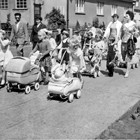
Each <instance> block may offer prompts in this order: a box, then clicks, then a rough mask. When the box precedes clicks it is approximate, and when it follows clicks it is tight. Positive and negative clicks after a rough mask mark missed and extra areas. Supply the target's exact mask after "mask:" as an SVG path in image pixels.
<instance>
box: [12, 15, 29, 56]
mask: <svg viewBox="0 0 140 140" xmlns="http://www.w3.org/2000/svg"><path fill="white" fill-rule="evenodd" d="M15 20H16V23H15V24H14V25H13V26H12V31H11V36H10V41H12V40H14V42H15V44H16V49H17V56H24V53H23V47H24V45H25V44H27V42H28V38H29V36H28V29H27V24H25V23H23V22H21V21H20V20H21V14H20V13H15Z"/></svg>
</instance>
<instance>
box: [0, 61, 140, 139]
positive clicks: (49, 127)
mask: <svg viewBox="0 0 140 140" xmlns="http://www.w3.org/2000/svg"><path fill="white" fill-rule="evenodd" d="M104 66H105V63H104V62H103V66H102V75H101V77H99V78H97V79H94V78H90V77H84V80H85V84H84V89H83V91H82V97H81V98H80V99H75V100H74V102H73V103H67V102H62V101H61V100H59V99H55V100H48V99H47V86H43V85H42V86H41V89H40V90H39V91H34V90H32V92H31V93H30V94H29V95H25V94H24V93H22V92H21V93H17V92H11V93H7V92H6V89H5V88H3V89H0V140H11V139H12V140H32V139H35V140H46V139H94V138H96V137H97V136H98V135H99V134H100V133H101V132H102V131H103V130H105V129H106V128H107V127H108V126H109V125H110V124H111V123H113V122H114V121H115V120H116V119H118V118H119V117H120V116H121V115H122V114H124V113H125V112H126V111H127V110H128V109H129V108H130V107H132V106H133V105H134V104H135V103H136V102H137V101H138V100H139V98H140V93H139V91H140V86H139V84H140V74H139V73H140V72H139V71H140V69H135V70H132V72H131V73H130V77H129V78H128V79H125V78H123V74H124V73H123V71H122V70H121V69H116V73H115V75H114V77H112V78H110V77H107V76H106V72H105V67H104Z"/></svg>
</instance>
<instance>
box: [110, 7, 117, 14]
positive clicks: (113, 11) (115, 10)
mask: <svg viewBox="0 0 140 140" xmlns="http://www.w3.org/2000/svg"><path fill="white" fill-rule="evenodd" d="M114 14H117V5H112V7H111V15H114Z"/></svg>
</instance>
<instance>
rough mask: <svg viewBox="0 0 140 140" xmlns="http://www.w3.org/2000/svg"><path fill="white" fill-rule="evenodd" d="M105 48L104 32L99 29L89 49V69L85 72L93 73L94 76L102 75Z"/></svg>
mask: <svg viewBox="0 0 140 140" xmlns="http://www.w3.org/2000/svg"><path fill="white" fill-rule="evenodd" d="M104 49H105V47H104V42H103V41H102V32H101V30H97V31H96V35H95V38H94V42H93V43H92V46H91V47H89V49H88V60H85V61H86V62H87V63H86V65H87V69H86V71H85V72H87V73H89V74H90V75H93V76H94V77H97V76H100V67H101V60H102V53H103V52H104Z"/></svg>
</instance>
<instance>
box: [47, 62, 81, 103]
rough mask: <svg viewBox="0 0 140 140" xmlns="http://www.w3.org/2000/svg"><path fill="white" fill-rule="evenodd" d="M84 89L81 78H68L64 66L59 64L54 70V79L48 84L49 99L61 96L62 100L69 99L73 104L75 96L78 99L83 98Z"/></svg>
mask: <svg viewBox="0 0 140 140" xmlns="http://www.w3.org/2000/svg"><path fill="white" fill-rule="evenodd" d="M82 87H83V81H81V80H80V79H79V78H71V77H67V76H66V74H65V73H64V71H63V68H62V66H61V65H60V64H58V65H56V66H55V67H54V68H53V69H52V78H51V79H50V82H49V84H48V97H49V98H52V97H53V96H54V95H60V98H62V99H68V102H70V103H71V102H72V101H73V99H74V95H75V97H76V98H77V99H79V98H80V97H81V89H82Z"/></svg>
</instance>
